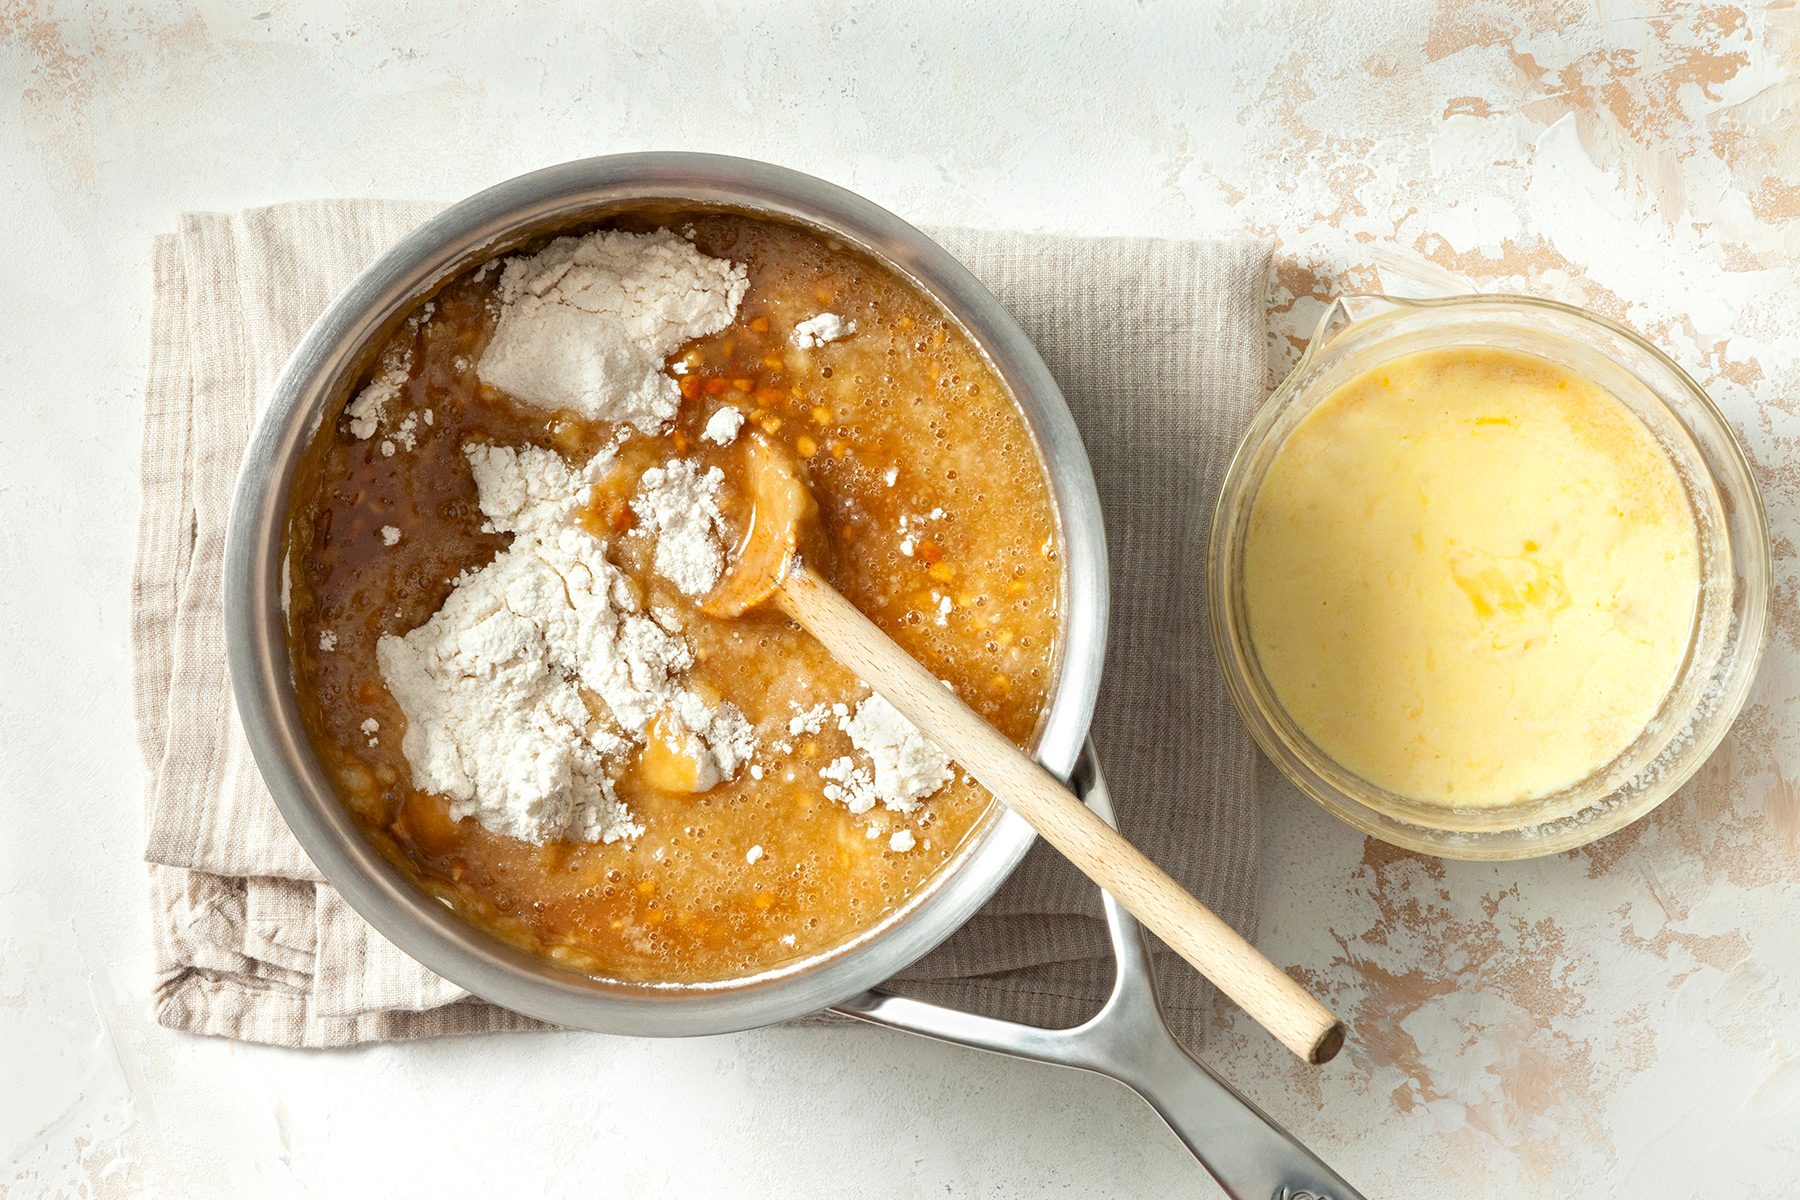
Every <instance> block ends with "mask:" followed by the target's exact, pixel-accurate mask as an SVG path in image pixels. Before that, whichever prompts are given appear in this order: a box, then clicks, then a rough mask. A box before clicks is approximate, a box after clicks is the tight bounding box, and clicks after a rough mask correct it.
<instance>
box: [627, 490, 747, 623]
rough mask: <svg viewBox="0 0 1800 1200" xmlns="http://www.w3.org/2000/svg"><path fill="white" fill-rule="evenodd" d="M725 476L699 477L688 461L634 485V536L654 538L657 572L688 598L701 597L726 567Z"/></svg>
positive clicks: (632, 503) (632, 502)
mask: <svg viewBox="0 0 1800 1200" xmlns="http://www.w3.org/2000/svg"><path fill="white" fill-rule="evenodd" d="M724 482H725V473H724V472H723V471H721V470H719V468H717V467H713V468H712V469H711V470H709V471H706V472H704V473H702V472H701V470H700V468H699V466H698V465H697V464H696V463H694V461H693V460H692V459H685V458H677V459H674V460H672V461H670V462H667V463H665V464H663V465H662V466H660V467H651V468H650V469H649V470H648V471H645V472H644V474H643V476H642V477H641V478H640V479H639V480H638V490H637V495H635V496H633V497H632V500H631V511H632V512H634V513H636V514H637V518H638V520H639V521H640V522H642V524H640V525H639V526H638V532H639V533H640V534H642V535H644V536H649V537H654V538H656V559H655V563H656V573H657V574H658V575H661V576H662V577H663V578H664V579H667V580H668V581H669V582H670V583H672V584H674V585H675V586H676V587H678V588H680V589H681V590H682V591H684V592H686V593H687V594H688V595H690V596H700V595H704V594H705V593H706V592H708V591H710V590H711V589H712V586H713V584H715V583H717V582H718V581H719V574H720V572H721V571H723V570H724V566H725V548H724V545H723V543H722V541H721V535H722V533H723V531H724V526H725V518H724V516H723V515H722V514H721V513H720V512H719V485H720V484H722V483H724Z"/></svg>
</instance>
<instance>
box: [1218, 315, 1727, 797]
mask: <svg viewBox="0 0 1800 1200" xmlns="http://www.w3.org/2000/svg"><path fill="white" fill-rule="evenodd" d="M1244 571H1245V580H1244V587H1245V604H1246V609H1247V614H1248V618H1249V626H1250V634H1251V642H1252V645H1253V647H1254V649H1255V652H1256V655H1257V658H1258V661H1259V662H1260V664H1261V666H1262V669H1263V671H1264V673H1265V674H1266V675H1267V677H1268V679H1269V682H1270V684H1271V685H1272V686H1273V688H1274V690H1275V693H1276V695H1277V697H1278V698H1279V700H1280V702H1281V704H1282V705H1283V706H1284V707H1285V708H1286V709H1287V711H1288V713H1289V714H1290V715H1291V716H1292V717H1293V719H1294V721H1295V722H1296V723H1297V724H1298V725H1299V727H1300V728H1301V729H1302V730H1303V731H1304V732H1305V733H1306V734H1307V735H1308V736H1309V737H1311V738H1312V739H1313V741H1314V742H1315V743H1317V745H1318V746H1319V748H1320V749H1321V750H1323V751H1324V752H1325V753H1326V754H1328V755H1330V756H1331V757H1332V758H1333V759H1335V760H1336V761H1337V762H1338V763H1340V764H1341V765H1343V766H1344V767H1345V768H1347V769H1348V770H1350V771H1353V772H1355V773H1356V774H1358V775H1360V776H1362V777H1363V778H1364V779H1367V780H1368V781H1370V782H1371V783H1374V784H1376V785H1378V786H1380V787H1383V788H1386V789H1388V790H1389V791H1392V792H1395V793H1398V794H1400V795H1402V796H1405V797H1408V798H1410V799H1412V800H1415V801H1419V802H1423V803H1429V804H1440V805H1445V806H1456V807H1494V806H1501V805H1507V804H1512V803H1517V802H1522V801H1526V800H1530V799H1534V798H1537V797H1541V796H1545V795H1548V794H1550V793H1553V792H1555V791H1558V790H1560V789H1562V788H1564V787H1567V786H1569V785H1572V784H1574V783H1577V782H1579V781H1580V780H1581V779H1583V778H1585V777H1587V776H1588V775H1590V774H1591V773H1593V772H1594V771H1595V770H1597V769H1599V768H1601V767H1603V766H1604V765H1605V764H1606V763H1608V762H1610V761H1611V760H1612V759H1613V758H1615V757H1616V756H1617V755H1618V754H1619V753H1620V752H1621V751H1623V750H1624V749H1625V748H1626V747H1627V746H1629V745H1630V744H1631V742H1632V741H1633V740H1635V739H1636V738H1637V736H1638V735H1639V734H1640V733H1641V732H1642V731H1643V730H1644V728H1645V727H1646V726H1647V725H1648V724H1649V722H1650V721H1651V720H1652V719H1653V718H1654V717H1655V715H1656V713H1657V710H1658V708H1659V707H1660V706H1661V704H1662V701H1663V698H1664V696H1665V695H1666V694H1667V692H1668V690H1669V688H1670V686H1671V685H1672V684H1673V683H1674V681H1675V678H1676V676H1677V674H1678V672H1679V670H1680V667H1681V663H1682V660H1683V658H1684V656H1685V654H1686V651H1687V646H1688V642H1689V637H1690V633H1691V629H1692V625H1693V620H1694V609H1695V603H1696V600H1697V597H1698V593H1699V580H1700V557H1699V540H1698V534H1697V530H1696V525H1695V521H1694V515H1693V510H1692V508H1691V506H1690V504H1689V501H1688V498H1687V494H1686V491H1685V490H1684V488H1683V486H1682V483H1681V479H1680V477H1679V476H1678V474H1677V472H1676V469H1675V467H1674V465H1673V463H1672V462H1671V460H1670V459H1669V457H1668V455H1667V454H1666V453H1665V452H1664V451H1663V450H1662V448H1661V447H1660V446H1659V444H1658V443H1657V441H1656V439H1655V438H1654V436H1653V435H1652V434H1651V433H1650V431H1649V429H1648V428H1646V427H1645V426H1644V424H1643V423H1642V422H1641V421H1640V420H1639V419H1638V418H1637V417H1636V416H1635V415H1634V414H1633V413H1632V412H1631V411H1630V410H1629V409H1628V408H1626V406H1625V405H1624V404H1623V403H1622V402H1621V401H1619V400H1618V399H1617V398H1616V397H1614V396H1613V395H1612V394H1611V393H1609V392H1607V391H1606V390H1604V389H1603V388H1601V387H1599V386H1597V385H1595V384H1593V383H1591V382H1589V381H1587V380H1585V379H1583V378H1581V377H1579V376H1577V375H1575V374H1572V373H1570V372H1569V371H1568V370H1566V369H1565V368H1563V367H1561V366H1559V365H1557V364H1555V363H1552V362H1549V361H1548V360H1545V359H1540V358H1537V357H1535V356H1531V355H1526V354H1521V353H1518V352H1515V351H1510V350H1501V349H1491V348H1480V347H1458V348H1450V349H1444V350H1434V351H1428V352H1425V353H1421V354H1416V355H1412V356H1408V357H1404V358H1400V359H1396V360H1394V361H1392V362H1389V363H1386V364H1383V365H1382V366H1379V367H1377V368H1375V369H1373V370H1371V371H1369V372H1368V373H1366V374H1364V375H1361V376H1359V377H1357V378H1356V379H1353V380H1351V381H1350V382H1349V383H1347V384H1345V385H1344V386H1343V387H1341V388H1340V389H1339V390H1338V391H1336V392H1335V393H1333V394H1332V395H1331V396H1330V397H1329V398H1328V399H1327V400H1326V401H1325V402H1324V403H1323V404H1321V405H1320V406H1319V407H1318V408H1317V409H1316V410H1314V411H1313V412H1312V413H1311V414H1310V415H1309V416H1308V417H1307V418H1306V420H1304V421H1303V422H1302V423H1301V424H1300V425H1299V426H1298V427H1297V428H1296V429H1295V430H1294V432H1293V433H1292V434H1291V435H1290V436H1289V437H1288V440H1287V442H1286V443H1285V444H1284V445H1283V446H1282V448H1281V451H1280V452H1279V454H1278V455H1277V456H1276V459H1275V461H1274V463H1273V465H1272V466H1271V468H1270V470H1269V472H1268V475H1267V476H1266V477H1265V478H1264V480H1263V482H1262V485H1261V488H1260V490H1259V491H1258V493H1257V496H1256V500H1255V502H1254V504H1253V506H1252V509H1251V517H1250V530H1249V534H1248V538H1247V541H1246V544H1245V552H1244Z"/></svg>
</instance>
